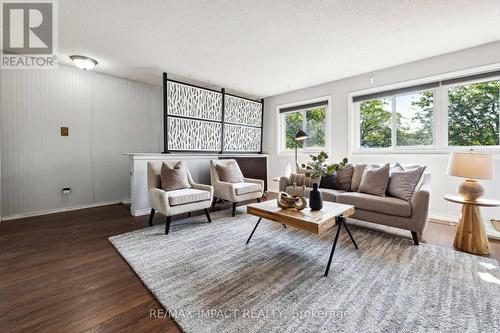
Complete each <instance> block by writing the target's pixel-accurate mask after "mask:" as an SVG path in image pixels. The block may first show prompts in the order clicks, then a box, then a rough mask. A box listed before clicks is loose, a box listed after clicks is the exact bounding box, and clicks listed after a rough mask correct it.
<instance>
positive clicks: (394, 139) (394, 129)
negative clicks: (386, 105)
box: [391, 96, 398, 150]
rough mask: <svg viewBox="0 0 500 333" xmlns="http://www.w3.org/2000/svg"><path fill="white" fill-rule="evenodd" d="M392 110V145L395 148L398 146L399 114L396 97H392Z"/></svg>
mask: <svg viewBox="0 0 500 333" xmlns="http://www.w3.org/2000/svg"><path fill="white" fill-rule="evenodd" d="M391 103H392V111H391V147H392V149H393V150H394V149H395V148H396V147H397V138H398V135H397V133H398V132H397V131H398V129H397V114H396V97H395V96H393V97H392V98H391Z"/></svg>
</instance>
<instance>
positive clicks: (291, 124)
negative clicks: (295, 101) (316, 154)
mask: <svg viewBox="0 0 500 333" xmlns="http://www.w3.org/2000/svg"><path fill="white" fill-rule="evenodd" d="M327 110H328V101H320V102H314V103H308V104H302V105H298V106H293V107H287V108H280V109H279V117H280V124H281V126H280V127H281V149H280V150H281V151H287V150H288V151H290V150H293V149H295V145H296V144H297V145H298V148H299V149H303V150H304V151H315V150H322V149H326V146H327V138H326V137H327V130H326V124H327ZM301 129H302V130H304V131H305V132H306V133H307V139H306V140H304V141H296V140H295V135H296V134H297V132H298V131H299V130H301Z"/></svg>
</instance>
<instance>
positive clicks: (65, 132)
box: [61, 127, 69, 136]
mask: <svg viewBox="0 0 500 333" xmlns="http://www.w3.org/2000/svg"><path fill="white" fill-rule="evenodd" d="M61 136H69V127H61Z"/></svg>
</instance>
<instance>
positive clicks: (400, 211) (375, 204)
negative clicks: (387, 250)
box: [337, 192, 411, 217]
mask: <svg viewBox="0 0 500 333" xmlns="http://www.w3.org/2000/svg"><path fill="white" fill-rule="evenodd" d="M337 202H338V203H342V204H347V205H353V206H354V208H355V209H362V210H367V211H371V212H377V213H381V214H386V215H393V216H400V217H410V216H411V205H410V203H409V202H408V201H405V200H402V199H399V198H393V197H379V196H376V195H371V194H367V193H359V192H346V193H339V194H338V195H337Z"/></svg>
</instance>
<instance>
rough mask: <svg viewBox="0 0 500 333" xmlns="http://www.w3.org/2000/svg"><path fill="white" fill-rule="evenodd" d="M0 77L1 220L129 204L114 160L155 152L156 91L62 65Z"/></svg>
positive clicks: (159, 127) (121, 167)
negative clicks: (64, 134)
mask: <svg viewBox="0 0 500 333" xmlns="http://www.w3.org/2000/svg"><path fill="white" fill-rule="evenodd" d="M0 74H1V77H0V107H1V110H0V111H1V115H0V116H1V130H0V133H1V139H0V142H1V176H2V177H1V184H2V188H1V190H2V196H1V205H2V209H1V212H2V216H3V219H6V218H11V217H18V216H24V215H30V214H33V213H39V212H46V211H53V210H59V209H64V208H70V207H80V206H86V205H93V204H99V203H104V202H116V201H124V200H129V198H130V178H129V177H130V176H129V164H128V158H127V157H126V156H123V155H122V153H125V152H130V151H134V152H160V151H161V147H162V140H163V124H162V97H161V89H160V87H155V86H151V85H146V84H142V83H138V82H133V81H129V80H125V79H121V78H117V77H112V76H108V75H103V74H99V73H95V72H85V71H82V70H79V69H77V68H74V67H69V66H63V65H61V66H59V68H58V69H56V70H2V71H0ZM61 126H67V127H69V137H62V136H60V127H61ZM63 187H71V188H72V192H71V194H70V195H68V196H63V195H62V194H61V190H62V188H63Z"/></svg>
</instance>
